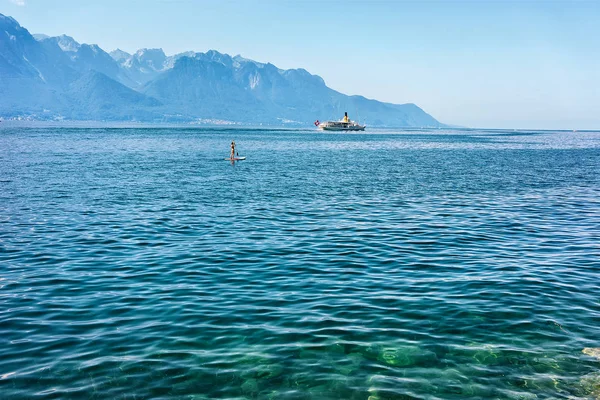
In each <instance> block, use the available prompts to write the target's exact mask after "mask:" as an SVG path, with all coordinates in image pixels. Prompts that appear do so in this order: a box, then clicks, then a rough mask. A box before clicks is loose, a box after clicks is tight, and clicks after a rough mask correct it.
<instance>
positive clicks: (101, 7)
mask: <svg viewBox="0 0 600 400" xmlns="http://www.w3.org/2000/svg"><path fill="white" fill-rule="evenodd" d="M0 13H3V14H6V15H10V16H13V17H15V19H17V21H19V22H20V23H21V25H23V26H24V27H25V28H27V29H28V30H29V31H30V32H31V33H45V34H48V35H58V34H62V33H66V34H68V35H70V36H73V37H74V38H75V39H76V40H78V41H80V42H85V43H96V44H98V45H100V46H101V47H102V48H103V49H105V50H106V51H111V50H113V49H115V48H117V47H119V48H121V49H123V50H126V51H129V52H133V51H135V50H137V49H138V48H142V47H162V48H163V49H164V50H165V52H166V53H167V54H174V53H177V52H182V51H187V50H195V51H206V50H209V49H216V50H218V51H220V52H224V53H228V54H231V55H236V54H241V55H242V56H244V57H247V58H251V59H254V60H256V61H262V62H271V63H273V64H275V65H276V66H278V67H280V68H299V67H302V68H305V69H307V70H308V71H309V72H311V73H313V74H317V75H320V76H321V77H323V79H325V82H326V83H327V85H329V86H330V87H332V88H333V89H336V90H338V91H340V92H343V93H346V94H361V95H364V96H366V97H369V98H374V99H377V100H382V101H388V102H393V103H408V102H410V103H416V104H417V105H419V106H420V107H422V108H423V109H424V110H425V111H427V112H428V113H430V114H432V115H433V116H434V117H435V118H437V119H438V120H440V121H442V122H445V123H449V124H456V125H464V126H470V127H502V128H504V127H506V128H549V129H552V128H557V129H585V128H588V129H590V128H600V0H590V1H575V0H570V1H541V0H538V1H534V0H530V1H507V0H502V1H500V0H497V1H488V0H481V1H401V0H396V1H393V0H387V1H386V0H369V1H367V0H362V1H357V0H354V1H346V2H342V1H334V0H322V1H316V0H306V1H302V0H294V1H292V0H255V1H251V0H220V1H218V0H215V1H201V0H97V1H94V0H0Z"/></svg>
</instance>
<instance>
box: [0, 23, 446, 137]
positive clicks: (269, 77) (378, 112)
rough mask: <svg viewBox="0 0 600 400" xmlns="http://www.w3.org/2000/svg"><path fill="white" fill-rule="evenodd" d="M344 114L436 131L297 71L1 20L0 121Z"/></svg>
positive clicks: (232, 119) (416, 112)
mask: <svg viewBox="0 0 600 400" xmlns="http://www.w3.org/2000/svg"><path fill="white" fill-rule="evenodd" d="M344 111H349V112H350V114H352V113H353V112H355V111H357V112H358V113H359V116H357V115H354V116H353V117H355V118H354V119H357V117H360V118H358V119H359V120H360V121H362V122H366V123H367V125H369V126H394V127H439V126H443V125H442V124H441V123H439V122H438V121H437V120H436V119H435V118H433V117H432V116H430V115H429V114H427V113H426V112H425V111H423V110H422V109H421V108H419V107H418V106H416V105H414V104H391V103H384V102H379V101H376V100H370V99H367V98H365V97H363V96H348V95H345V94H342V93H340V92H337V91H335V90H333V89H331V88H329V87H327V85H326V84H325V82H324V80H323V79H322V78H321V77H319V76H317V75H312V74H310V73H309V72H308V71H306V70H304V69H301V68H299V69H288V70H282V69H280V68H277V67H276V66H275V65H273V64H270V63H266V64H265V63H260V62H256V61H253V60H249V59H246V58H243V57H241V56H239V55H238V56H235V57H231V56H230V55H228V54H222V53H219V52H218V51H215V50H210V51H208V52H206V53H197V52H192V51H190V52H185V53H180V54H176V55H173V56H167V55H166V54H165V53H164V52H163V50H162V49H140V50H138V51H137V52H135V53H134V54H130V53H127V52H125V51H122V50H119V49H117V50H114V51H112V52H110V53H107V52H106V51H104V50H103V49H101V48H100V47H99V46H98V45H95V44H91V45H90V44H85V43H79V42H77V41H76V40H75V39H74V38H72V37H70V36H66V35H61V36H56V37H49V36H47V35H43V34H36V35H32V34H30V33H29V31H28V30H27V29H25V28H23V27H22V26H21V25H19V23H18V22H17V21H16V20H15V19H13V18H11V17H8V16H4V15H2V14H0V117H1V118H28V119H40V120H65V119H66V120H97V121H140V122H175V123H208V124H215V123H216V124H221V123H226V124H244V125H260V124H262V125H275V126H282V125H283V126H285V125H292V126H307V125H311V124H312V122H313V121H314V120H315V119H321V120H324V119H331V118H335V119H338V118H340V117H341V116H342V115H343V114H344ZM351 116H352V115H351Z"/></svg>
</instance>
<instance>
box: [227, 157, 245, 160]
mask: <svg viewBox="0 0 600 400" xmlns="http://www.w3.org/2000/svg"><path fill="white" fill-rule="evenodd" d="M245 159H246V157H235V158H224V160H227V161H242V160H245Z"/></svg>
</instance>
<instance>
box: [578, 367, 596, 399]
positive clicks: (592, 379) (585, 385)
mask: <svg viewBox="0 0 600 400" xmlns="http://www.w3.org/2000/svg"><path fill="white" fill-rule="evenodd" d="M579 384H580V385H581V390H582V391H583V394H584V395H585V396H591V398H593V399H596V400H600V373H594V374H589V375H585V376H584V377H583V378H581V381H580V382H579Z"/></svg>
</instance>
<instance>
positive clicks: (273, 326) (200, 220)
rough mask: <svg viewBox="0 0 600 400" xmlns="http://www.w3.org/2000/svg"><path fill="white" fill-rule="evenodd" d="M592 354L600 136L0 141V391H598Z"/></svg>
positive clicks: (598, 320)
mask: <svg viewBox="0 0 600 400" xmlns="http://www.w3.org/2000/svg"><path fill="white" fill-rule="evenodd" d="M232 139H235V140H236V142H237V143H238V146H239V153H240V156H246V157H247V160H246V161H242V162H238V163H235V164H233V165H232V164H231V163H230V162H229V161H224V160H223V158H224V157H226V156H227V155H228V149H229V143H230V142H231V140H232ZM586 347H600V133H598V132H577V133H573V132H512V131H506V132H504V131H487V132H486V131H458V130H457V131H377V132H370V133H369V132H367V133H365V134H339V133H337V134H336V133H332V134H324V133H315V132H314V131H266V130H226V129H221V130H219V129H212V130H211V129H57V128H48V129H17V128H14V129H4V130H0V398H3V399H18V398H57V399H58V398H60V399H64V398H96V399H109V398H119V399H149V398H161V399H213V398H219V399H225V398H228V399H234V398H235V399H242V398H253V399H254V398H257V399H370V400H377V399H379V400H383V399H405V400H406V399H465V398H495V399H534V398H538V399H550V398H552V399H557V398H558V399H560V398H564V399H574V398H600V360H598V359H596V358H594V357H593V356H589V355H586V354H583V353H582V350H583V349H584V348H586Z"/></svg>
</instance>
